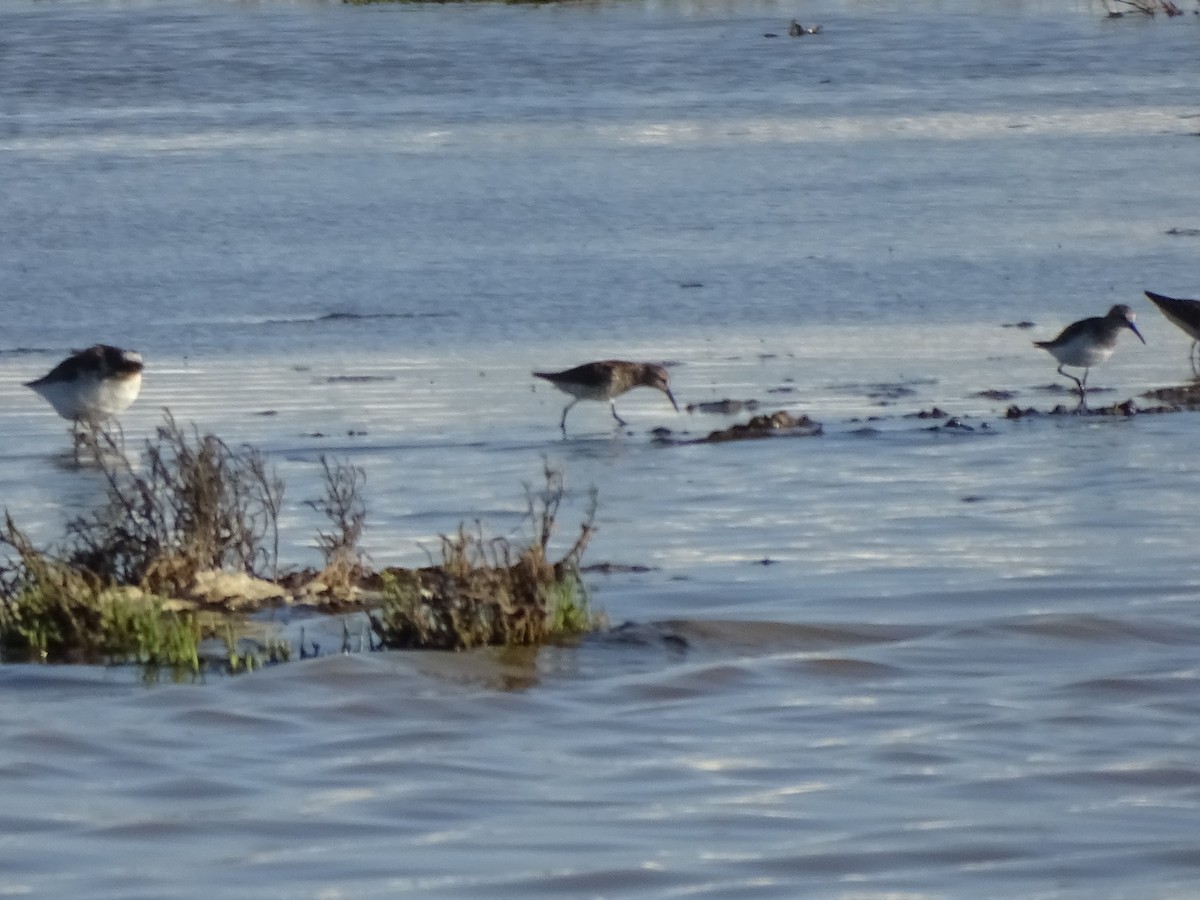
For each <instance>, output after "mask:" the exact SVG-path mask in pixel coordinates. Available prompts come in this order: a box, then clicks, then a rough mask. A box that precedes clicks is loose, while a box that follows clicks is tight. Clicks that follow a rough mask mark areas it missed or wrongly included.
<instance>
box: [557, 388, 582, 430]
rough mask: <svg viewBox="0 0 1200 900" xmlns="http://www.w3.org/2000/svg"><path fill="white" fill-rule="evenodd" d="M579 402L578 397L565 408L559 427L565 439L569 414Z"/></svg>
mask: <svg viewBox="0 0 1200 900" xmlns="http://www.w3.org/2000/svg"><path fill="white" fill-rule="evenodd" d="M578 402H579V398H578V397H576V398H575V399H574V400H572V401H571V402H570V403H568V404H567V405H566V406H565V407H564V408H563V414H562V421H561V422H559V423H558V427H559V428H561V429H562V433H563V437H566V436H567V413H569V412H570V411H571V407H572V406H574V405H575V404H576V403H578Z"/></svg>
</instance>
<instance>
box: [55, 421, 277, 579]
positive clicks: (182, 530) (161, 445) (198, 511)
mask: <svg viewBox="0 0 1200 900" xmlns="http://www.w3.org/2000/svg"><path fill="white" fill-rule="evenodd" d="M93 440H94V441H95V442H96V443H95V445H94V446H93V448H92V449H93V454H94V456H95V458H96V460H97V465H98V466H99V469H100V471H101V473H102V474H103V476H104V478H105V479H106V481H107V482H108V491H107V498H106V501H105V503H104V504H103V505H102V506H101V507H100V508H99V509H98V510H96V511H95V512H93V513H90V514H88V515H83V516H79V517H78V518H75V519H73V520H72V521H70V522H69V523H68V524H67V539H68V544H67V551H66V554H65V556H66V559H68V560H69V562H70V563H71V564H72V565H73V566H74V567H76V568H78V569H80V570H83V571H86V572H89V573H91V574H92V575H94V576H95V577H96V578H97V579H99V580H100V581H102V582H105V583H111V584H123V585H131V584H132V585H138V586H140V587H144V588H147V589H149V590H152V591H157V592H166V593H171V592H176V591H179V590H182V589H184V588H186V587H187V586H188V585H189V584H190V582H191V581H192V579H193V578H194V577H195V575H196V573H198V572H202V571H208V570H213V569H218V570H234V571H242V572H245V573H247V574H249V575H254V576H259V577H268V576H274V575H275V574H276V565H277V560H278V547H279V531H278V524H277V523H278V518H279V509H280V505H281V503H282V500H283V483H282V482H281V481H280V480H279V478H278V477H276V476H275V475H274V473H272V472H270V471H268V469H267V465H266V460H265V458H264V457H263V455H262V454H261V453H260V452H259V451H258V450H255V449H254V448H252V447H248V446H247V447H243V448H240V449H238V450H234V449H233V448H231V447H229V446H228V445H227V444H226V443H225V442H224V441H222V440H221V439H220V438H218V437H216V436H215V435H211V434H206V435H200V433H199V432H198V431H196V430H195V429H194V428H193V429H192V434H191V435H190V436H189V434H188V433H187V431H185V430H184V429H183V428H181V427H180V426H179V425H177V424H176V423H175V420H174V419H173V418H172V417H171V415H170V414H169V413H168V414H167V416H166V421H165V423H164V424H163V425H161V426H160V427H159V428H158V431H157V439H156V440H154V441H147V442H146V447H145V453H144V461H143V464H142V466H141V467H140V468H138V469H136V470H135V469H134V468H133V466H132V465H131V464H130V462H129V461H128V459H127V458H126V457H125V455H124V454H122V453H117V452H113V451H114V449H115V448H114V447H113V446H112V445H111V442H110V441H108V439H107V437H105V436H103V435H101V436H99V437H95V438H93ZM105 442H107V443H105Z"/></svg>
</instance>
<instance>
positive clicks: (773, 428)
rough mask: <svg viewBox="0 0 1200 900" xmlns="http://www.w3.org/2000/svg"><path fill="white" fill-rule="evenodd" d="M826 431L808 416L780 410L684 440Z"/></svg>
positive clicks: (806, 434)
mask: <svg viewBox="0 0 1200 900" xmlns="http://www.w3.org/2000/svg"><path fill="white" fill-rule="evenodd" d="M823 431H824V428H823V427H822V425H821V423H820V422H817V421H815V420H813V419H810V418H809V417H808V416H803V415H802V416H800V417H799V418H796V417H795V416H793V415H792V414H791V413H789V412H785V411H784V410H779V411H778V412H773V413H771V414H769V415H761V416H754V417H753V418H752V419H750V421H749V422H743V423H739V424H737V425H731V426H730V427H728V428H722V429H720V430H719V431H714V432H711V433H710V434H709V435H708V436H707V437H702V438H698V439H696V440H691V441H684V442H683V443H688V444H722V443H726V442H728V441H746V440H758V439H760V438H767V437H815V436H817V435H819V434H821V433H822V432H823Z"/></svg>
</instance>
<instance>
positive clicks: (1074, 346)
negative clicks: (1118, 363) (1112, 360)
mask: <svg viewBox="0 0 1200 900" xmlns="http://www.w3.org/2000/svg"><path fill="white" fill-rule="evenodd" d="M1134 318H1135V316H1134V313H1133V310H1132V309H1130V308H1129V307H1128V306H1126V305H1125V304H1124V303H1118V304H1117V305H1116V306H1114V307H1113V308H1112V309H1110V310H1109V311H1108V312H1107V313H1106V314H1104V315H1103V316H1093V317H1092V318H1090V319H1080V320H1079V321H1078V322H1072V323H1071V324H1070V325H1068V326H1067V327H1066V328H1064V329H1063V330H1062V332H1061V333H1059V335H1058V337H1056V338H1054V339H1053V340H1049V341H1034V342H1033V345H1034V346H1035V347H1040V348H1041V349H1042V350H1045V351H1046V352H1047V353H1049V354H1050V355H1051V356H1053V357H1054V358H1055V359H1056V360H1058V374H1059V375H1062V376H1063V377H1064V378H1070V379H1071V380H1072V381H1074V382H1075V384H1077V385H1078V386H1079V405H1080V406H1087V377H1088V372H1089V371H1090V370H1091V367H1092V366H1095V365H1099V364H1100V363H1102V362H1104V361H1105V360H1106V359H1108V358H1109V357H1110V356H1112V354H1113V351H1114V350H1115V349H1116V348H1117V337H1118V336H1119V335H1120V334H1121V332H1122V331H1123V330H1125V329H1126V328H1128V329H1129V330H1130V331H1132V332H1133V333H1134V334H1136V335H1137V336H1138V340H1140V341H1141V342H1142V343H1143V344H1144V343H1146V339H1145V338H1144V337H1142V333H1141V332H1140V331H1138V330H1137V326H1136V325H1135V324H1133V320H1134ZM1063 366H1071V367H1072V368H1077V369H1083V378H1076V377H1075V376H1074V375H1072V374H1070V373H1069V372H1064V371H1063Z"/></svg>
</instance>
